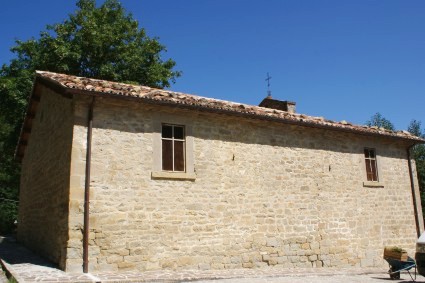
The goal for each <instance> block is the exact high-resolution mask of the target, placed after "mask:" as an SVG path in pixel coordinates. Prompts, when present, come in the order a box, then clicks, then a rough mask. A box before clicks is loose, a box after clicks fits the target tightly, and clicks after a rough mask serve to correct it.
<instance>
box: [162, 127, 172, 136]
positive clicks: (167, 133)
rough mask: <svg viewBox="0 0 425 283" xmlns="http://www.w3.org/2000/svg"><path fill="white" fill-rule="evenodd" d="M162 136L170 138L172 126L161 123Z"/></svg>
mask: <svg viewBox="0 0 425 283" xmlns="http://www.w3.org/2000/svg"><path fill="white" fill-rule="evenodd" d="M162 137H163V138H169V139H171V138H172V137H173V127H172V126H170V125H162Z"/></svg>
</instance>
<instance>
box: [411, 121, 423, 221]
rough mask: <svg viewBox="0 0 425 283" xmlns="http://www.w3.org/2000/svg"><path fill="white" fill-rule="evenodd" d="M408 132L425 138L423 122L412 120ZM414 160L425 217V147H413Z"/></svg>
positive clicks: (421, 145) (420, 145) (419, 145)
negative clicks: (422, 127)
mask: <svg viewBox="0 0 425 283" xmlns="http://www.w3.org/2000/svg"><path fill="white" fill-rule="evenodd" d="M407 130H408V131H409V132H410V133H411V134H412V135H415V136H417V137H421V138H425V129H423V130H422V129H421V121H417V120H412V121H411V122H410V124H409V127H408V128H407ZM412 152H413V158H414V159H415V162H416V170H417V173H418V181H419V191H420V194H421V200H422V212H423V215H425V145H423V144H418V145H415V146H414V147H413V150H412Z"/></svg>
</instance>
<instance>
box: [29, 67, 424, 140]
mask: <svg viewBox="0 0 425 283" xmlns="http://www.w3.org/2000/svg"><path fill="white" fill-rule="evenodd" d="M36 74H37V76H38V77H40V78H43V79H48V80H49V81H53V82H56V83H58V84H60V85H61V86H62V87H64V88H67V89H71V90H72V89H77V90H80V91H86V92H87V94H90V92H96V93H97V94H100V95H108V94H109V95H114V96H115V97H120V96H123V97H134V98H139V99H143V100H149V101H154V102H158V103H167V104H175V105H187V106H192V107H199V108H203V109H210V110H218V111H228V112H232V113H240V114H244V115H251V116H257V117H268V118H271V119H277V120H281V121H286V122H287V123H293V124H300V125H301V124H303V125H305V126H315V125H316V126H317V127H326V128H332V129H335V130H351V131H355V132H357V133H363V134H375V135H380V136H391V137H399V138H404V139H409V140H414V141H418V142H425V139H422V138H420V137H416V136H414V135H412V134H410V133H408V132H406V131H404V130H401V131H391V130H387V129H384V128H378V127H374V126H372V127H369V126H365V125H356V124H354V123H350V122H347V121H345V120H342V121H339V122H337V121H333V120H329V119H326V118H324V117H316V116H310V115H306V114H302V113H289V112H286V111H283V110H277V109H272V108H266V107H261V106H256V105H250V104H244V103H238V102H233V101H227V100H221V99H216V98H210V97H203V96H199V95H195V94H188V93H183V92H176V91H172V90H164V89H160V88H152V87H148V86H142V85H132V84H127V83H121V82H113V81H107V80H101V79H93V78H87V77H79V76H75V75H67V74H60V73H54V72H49V71H36Z"/></svg>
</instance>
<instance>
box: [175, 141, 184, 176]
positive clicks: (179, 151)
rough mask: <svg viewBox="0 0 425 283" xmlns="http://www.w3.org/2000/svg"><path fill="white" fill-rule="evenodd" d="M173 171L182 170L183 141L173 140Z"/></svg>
mask: <svg viewBox="0 0 425 283" xmlns="http://www.w3.org/2000/svg"><path fill="white" fill-rule="evenodd" d="M174 171H184V143H183V142H182V141H175V142H174Z"/></svg>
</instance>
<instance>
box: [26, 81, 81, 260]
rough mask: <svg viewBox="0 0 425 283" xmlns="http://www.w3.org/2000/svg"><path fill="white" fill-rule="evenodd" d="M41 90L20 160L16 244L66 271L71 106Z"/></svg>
mask: <svg viewBox="0 0 425 283" xmlns="http://www.w3.org/2000/svg"><path fill="white" fill-rule="evenodd" d="M40 88H41V89H40V91H41V100H40V103H39V105H38V109H37V113H36V116H35V119H34V120H33V124H32V131H31V136H30V139H29V141H28V145H27V148H26V151H25V156H24V159H23V161H22V174H21V186H20V198H19V200H20V203H19V216H18V240H19V241H20V242H22V243H23V244H24V245H26V246H27V247H29V248H30V249H32V250H34V251H36V252H37V253H39V254H41V255H43V256H45V257H46V258H48V259H50V260H52V261H53V262H55V263H57V264H59V265H60V266H61V267H64V266H65V259H66V254H65V253H66V250H65V249H64V247H65V245H66V242H67V240H68V229H67V226H68V203H69V197H68V194H69V171H70V168H69V167H70V161H71V155H70V154H71V141H72V128H73V106H72V100H71V99H69V98H65V97H62V96H60V95H58V94H56V93H53V92H52V91H51V90H50V89H47V88H45V87H42V86H40Z"/></svg>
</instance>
